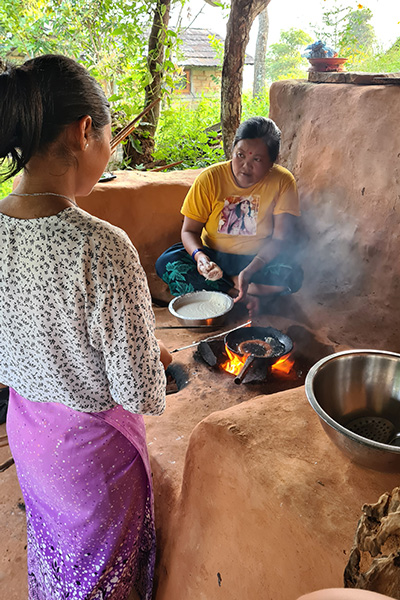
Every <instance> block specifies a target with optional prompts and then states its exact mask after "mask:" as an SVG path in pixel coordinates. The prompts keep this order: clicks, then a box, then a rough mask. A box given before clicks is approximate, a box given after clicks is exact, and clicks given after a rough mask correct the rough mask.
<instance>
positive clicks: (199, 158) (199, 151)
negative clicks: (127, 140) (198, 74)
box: [154, 97, 224, 169]
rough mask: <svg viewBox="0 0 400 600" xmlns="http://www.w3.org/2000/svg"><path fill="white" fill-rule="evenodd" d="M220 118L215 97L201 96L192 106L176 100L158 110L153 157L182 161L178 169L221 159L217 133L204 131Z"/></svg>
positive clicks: (221, 149)
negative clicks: (160, 111) (158, 117)
mask: <svg viewBox="0 0 400 600" xmlns="http://www.w3.org/2000/svg"><path fill="white" fill-rule="evenodd" d="M219 120H220V105H219V100H217V99H213V98H205V97H201V98H200V100H199V102H198V103H197V104H196V106H195V107H193V108H191V107H190V106H188V105H187V104H186V102H185V101H183V100H182V101H180V100H176V101H175V102H173V103H171V106H170V107H168V108H164V109H163V111H162V113H161V116H160V121H159V126H158V130H157V133H156V151H155V153H154V158H155V159H156V160H164V161H165V162H166V163H167V164H168V163H173V162H178V161H180V160H182V161H183V162H182V164H180V165H179V166H178V168H179V169H188V168H200V167H206V166H208V165H211V164H213V163H215V162H219V161H221V160H224V153H223V148H222V143H221V142H220V140H218V137H217V133H216V132H215V131H208V132H206V131H205V130H206V128H207V127H211V126H212V125H215V124H216V123H218V122H219Z"/></svg>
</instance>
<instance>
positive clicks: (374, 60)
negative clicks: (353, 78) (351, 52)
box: [346, 38, 400, 73]
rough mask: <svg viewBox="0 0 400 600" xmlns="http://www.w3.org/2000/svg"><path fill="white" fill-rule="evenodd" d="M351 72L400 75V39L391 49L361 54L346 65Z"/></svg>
mask: <svg viewBox="0 0 400 600" xmlns="http://www.w3.org/2000/svg"><path fill="white" fill-rule="evenodd" d="M346 66H347V68H348V70H349V71H350V70H351V71H364V72H366V73H398V72H400V38H399V39H398V40H397V41H396V42H395V43H394V44H393V46H391V48H389V50H386V51H383V50H380V51H378V52H376V53H375V54H370V55H366V56H363V55H361V54H359V55H358V56H357V57H355V59H353V60H352V61H351V62H350V61H349V62H348V63H346Z"/></svg>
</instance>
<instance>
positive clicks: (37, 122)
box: [0, 54, 110, 181]
mask: <svg viewBox="0 0 400 600" xmlns="http://www.w3.org/2000/svg"><path fill="white" fill-rule="evenodd" d="M85 115H90V117H91V118H92V125H93V131H94V133H96V131H97V132H100V130H101V129H102V128H103V127H104V126H105V125H107V123H109V122H110V110H109V104H108V101H107V98H106V97H105V95H104V92H103V90H102V88H101V87H100V85H99V84H98V83H97V81H96V80H95V79H94V78H93V77H92V76H91V75H89V73H88V72H87V71H86V69H85V68H84V67H83V66H82V65H80V64H79V63H77V62H76V61H74V60H72V59H71V58H68V57H66V56H61V55H57V54H46V55H44V56H39V57H37V58H33V59H31V60H28V61H27V62H25V63H24V64H23V65H21V66H19V67H16V66H12V65H6V67H5V70H4V71H3V73H1V74H0V161H1V163H4V161H5V159H11V160H10V163H9V165H8V169H7V170H6V171H5V173H3V176H2V179H3V181H4V180H5V179H9V178H10V177H12V176H13V175H15V174H16V173H18V171H20V170H21V169H22V168H24V167H25V165H26V164H27V163H28V162H29V160H30V159H31V158H32V156H33V155H34V154H36V153H37V152H41V151H43V150H45V149H46V148H47V147H48V146H49V145H50V144H51V143H52V142H54V141H55V140H56V139H57V138H58V136H59V135H60V133H61V132H62V131H63V129H64V128H65V126H66V125H69V124H70V123H73V122H75V121H78V120H79V119H80V118H81V117H83V116H85ZM7 162H8V161H7Z"/></svg>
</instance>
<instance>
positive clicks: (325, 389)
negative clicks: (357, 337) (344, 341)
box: [305, 350, 400, 472]
mask: <svg viewBox="0 0 400 600" xmlns="http://www.w3.org/2000/svg"><path fill="white" fill-rule="evenodd" d="M305 389H306V395H307V398H308V400H309V402H310V404H311V406H312V407H313V409H314V410H315V412H316V413H317V415H318V416H319V418H320V422H321V424H322V426H323V428H324V430H325V431H326V433H327V434H328V436H329V437H330V439H331V440H332V441H333V442H334V443H335V444H336V446H337V447H338V448H340V450H342V451H343V452H344V454H346V456H348V457H349V458H350V459H351V460H352V461H353V462H355V463H358V464H360V465H362V466H364V467H367V468H369V469H375V470H377V471H389V472H399V471H400V354H396V353H394V352H384V351H380V350H347V351H344V352H338V353H336V354H331V355H330V356H327V357H325V358H323V359H322V360H320V361H319V362H317V363H316V364H315V365H314V366H313V367H312V368H311V369H310V371H309V373H308V375H307V377H306V382H305Z"/></svg>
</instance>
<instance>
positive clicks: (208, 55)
mask: <svg viewBox="0 0 400 600" xmlns="http://www.w3.org/2000/svg"><path fill="white" fill-rule="evenodd" d="M179 37H180V38H181V40H182V43H181V44H180V46H179V57H178V64H179V65H180V66H181V67H222V64H221V60H220V58H219V57H218V54H217V52H216V51H215V49H214V48H213V47H212V45H211V41H210V40H212V39H213V38H215V39H216V40H219V41H221V42H222V43H224V38H223V37H221V36H220V35H219V34H218V33H214V32H213V31H211V30H210V29H195V28H189V29H185V30H184V31H181V32H180V33H179ZM245 64H246V65H253V64H254V59H253V57H252V56H249V55H248V54H246V55H245Z"/></svg>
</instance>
